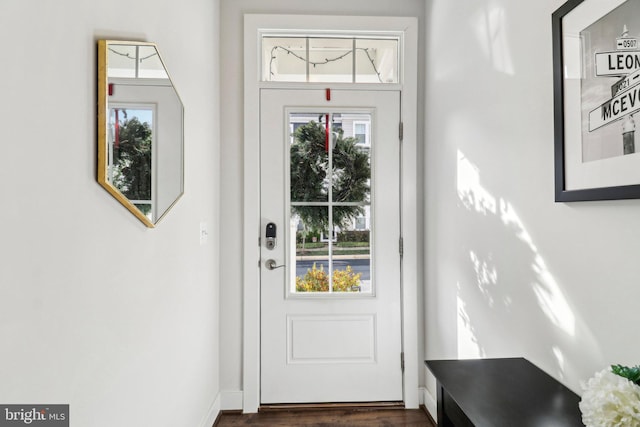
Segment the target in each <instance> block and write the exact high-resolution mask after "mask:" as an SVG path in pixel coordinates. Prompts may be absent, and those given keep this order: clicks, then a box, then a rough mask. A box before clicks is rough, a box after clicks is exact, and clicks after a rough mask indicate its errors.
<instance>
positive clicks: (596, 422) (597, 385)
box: [580, 368, 640, 427]
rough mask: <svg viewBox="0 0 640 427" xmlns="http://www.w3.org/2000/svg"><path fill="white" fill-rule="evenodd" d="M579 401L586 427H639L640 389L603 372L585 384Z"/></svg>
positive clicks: (625, 380)
mask: <svg viewBox="0 0 640 427" xmlns="http://www.w3.org/2000/svg"><path fill="white" fill-rule="evenodd" d="M582 388H583V389H584V394H583V395H582V400H581V401H580V410H581V411H582V422H583V423H584V424H585V425H586V426H587V427H640V387H639V386H637V385H636V384H634V383H633V382H631V381H629V380H628V379H626V378H623V377H621V376H619V375H616V374H614V373H613V372H611V369H609V368H608V369H605V370H603V371H600V372H598V373H596V375H595V376H594V377H593V378H591V379H589V381H588V382H587V384H586V385H585V384H582Z"/></svg>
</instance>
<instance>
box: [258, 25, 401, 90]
mask: <svg viewBox="0 0 640 427" xmlns="http://www.w3.org/2000/svg"><path fill="white" fill-rule="evenodd" d="M399 43H400V40H399V38H398V37H388V38H382V37H370V38H369V37H360V36H346V35H345V36H335V37H316V36H306V35H303V36H300V35H271V34H263V35H262V74H261V79H262V81H267V82H268V81H275V82H318V83H377V84H385V83H386V84H389V83H398V82H399V77H398V76H399V72H398V63H399V51H400V49H399V48H398V46H399Z"/></svg>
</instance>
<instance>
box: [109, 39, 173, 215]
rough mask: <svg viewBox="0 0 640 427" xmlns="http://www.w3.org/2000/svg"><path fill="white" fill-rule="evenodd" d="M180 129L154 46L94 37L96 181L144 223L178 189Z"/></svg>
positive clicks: (165, 209)
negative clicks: (95, 41)
mask: <svg viewBox="0 0 640 427" xmlns="http://www.w3.org/2000/svg"><path fill="white" fill-rule="evenodd" d="M183 128H184V107H183V105H182V101H181V100H180V97H179V96H178V93H177V91H176V90H175V87H174V86H173V83H172V82H171V78H170V77H169V73H168V72H167V69H166V67H165V65H164V62H163V61H162V58H161V57H160V52H159V51H158V48H157V46H156V45H155V44H154V43H147V42H137V41H115V40H98V182H99V183H100V185H102V186H103V187H104V188H105V189H106V190H107V191H108V192H109V193H110V194H111V195H113V196H114V197H115V198H116V199H117V200H118V201H119V202H120V203H122V205H124V206H125V207H126V208H127V209H129V211H131V213H133V214H134V215H135V216H136V217H137V218H138V219H139V220H140V221H142V222H143V223H144V224H145V225H146V226H147V227H155V226H156V224H157V223H158V221H160V219H162V218H163V217H164V215H166V213H167V212H168V211H169V210H170V209H171V207H172V206H173V205H174V204H175V203H176V202H177V201H178V199H179V198H180V197H181V196H182V194H183V192H184V137H183Z"/></svg>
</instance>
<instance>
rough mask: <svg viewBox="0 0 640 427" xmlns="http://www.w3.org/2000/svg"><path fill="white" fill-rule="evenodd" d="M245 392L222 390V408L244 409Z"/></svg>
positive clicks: (226, 409) (229, 409) (228, 409)
mask: <svg viewBox="0 0 640 427" xmlns="http://www.w3.org/2000/svg"><path fill="white" fill-rule="evenodd" d="M243 399H244V393H243V392H241V391H221V392H220V409H222V410H223V411H235V410H242V408H243V406H242V404H243Z"/></svg>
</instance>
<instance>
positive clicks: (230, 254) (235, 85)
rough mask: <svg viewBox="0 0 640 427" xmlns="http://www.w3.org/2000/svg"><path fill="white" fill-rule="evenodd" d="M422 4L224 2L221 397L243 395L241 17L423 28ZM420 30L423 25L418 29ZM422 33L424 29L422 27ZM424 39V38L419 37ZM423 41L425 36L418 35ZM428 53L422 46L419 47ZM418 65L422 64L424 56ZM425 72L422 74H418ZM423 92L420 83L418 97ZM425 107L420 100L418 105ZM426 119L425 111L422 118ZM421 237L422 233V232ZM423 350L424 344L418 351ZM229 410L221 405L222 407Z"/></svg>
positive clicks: (276, 0) (282, 0) (358, 0)
mask: <svg viewBox="0 0 640 427" xmlns="http://www.w3.org/2000/svg"><path fill="white" fill-rule="evenodd" d="M424 8H425V3H424V1H423V0H404V1H401V2H388V1H382V0H379V1H371V0H351V1H348V2H345V1H341V0H328V1H325V2H322V3H314V2H304V1H299V0H271V1H269V2H265V1H264V0H222V2H221V33H222V34H223V37H224V43H223V44H222V45H221V62H222V63H223V64H224V67H223V69H222V72H221V79H222V81H223V82H224V84H223V85H222V87H221V97H222V105H223V108H222V110H221V121H222V123H223V124H224V134H223V138H222V146H221V150H222V154H221V158H222V159H223V162H222V182H223V183H224V185H223V186H222V188H221V195H222V200H223V205H222V213H221V214H222V228H221V230H220V232H221V235H220V237H221V239H222V241H223V242H225V243H224V250H223V251H221V254H220V255H221V290H220V299H221V309H220V310H221V324H222V325H223V326H222V328H221V332H220V335H221V342H223V343H224V345H223V347H222V348H221V354H220V358H221V366H223V367H224V369H222V371H221V373H220V375H221V377H220V381H221V387H222V390H223V391H227V392H229V394H230V395H233V394H234V393H236V395H237V392H238V391H240V390H242V355H243V353H242V309H243V307H242V296H243V295H242V253H243V248H242V245H241V236H242V235H243V224H242V216H243V215H242V213H243V210H242V209H243V206H242V199H243V194H242V189H243V142H242V141H243V105H242V94H243V79H244V77H243V66H244V65H243V33H242V30H243V16H244V14H245V13H274V14H276V13H277V14H305V15H330V14H341V15H359V16H362V15H365V16H367V15H368V16H415V17H417V18H418V19H419V21H420V22H422V19H423V17H424V16H425V11H424ZM419 25H420V24H419ZM420 27H421V28H422V26H421V25H420ZM421 34H422V33H421ZM420 40H424V36H423V35H420ZM420 50H421V52H424V46H422V45H421V46H420ZM418 61H419V63H420V64H423V63H424V59H423V56H422V54H420V56H419V58H418ZM420 72H423V70H422V68H421V69H420V70H419V73H420ZM423 88H424V86H423V85H422V82H420V86H419V89H420V92H419V93H423ZM419 104H420V105H422V97H420V99H419ZM418 114H419V117H421V116H422V115H423V110H422V107H420V110H419V112H418ZM419 232H421V231H419ZM420 347H421V348H422V344H421V345H420ZM241 403H242V402H241V401H240V400H235V401H234V402H230V405H229V406H228V407H234V408H240V406H239V405H241ZM224 406H225V405H223V407H224Z"/></svg>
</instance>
